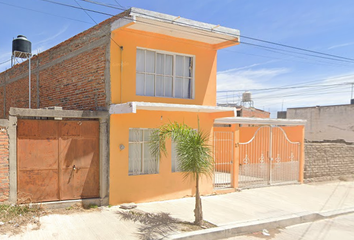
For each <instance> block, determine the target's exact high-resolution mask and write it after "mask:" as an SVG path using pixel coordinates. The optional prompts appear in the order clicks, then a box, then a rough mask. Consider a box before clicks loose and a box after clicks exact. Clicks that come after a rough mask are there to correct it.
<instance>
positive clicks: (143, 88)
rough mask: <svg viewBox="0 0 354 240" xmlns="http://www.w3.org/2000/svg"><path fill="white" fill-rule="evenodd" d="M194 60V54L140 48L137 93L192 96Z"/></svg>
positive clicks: (137, 58)
mask: <svg viewBox="0 0 354 240" xmlns="http://www.w3.org/2000/svg"><path fill="white" fill-rule="evenodd" d="M193 61H194V58H193V57H191V56H184V55H179V54H174V53H165V52H158V51H151V50H145V49H137V52H136V94H137V95H140V96H155V97H173V98H189V99H190V98H192V97H193V96H192V95H193V94H192V90H193V89H192V88H193V84H194V77H193V72H194V69H193Z"/></svg>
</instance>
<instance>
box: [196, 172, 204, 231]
mask: <svg viewBox="0 0 354 240" xmlns="http://www.w3.org/2000/svg"><path fill="white" fill-rule="evenodd" d="M195 181H196V186H195V190H196V191H195V209H194V217H195V220H194V224H196V225H198V226H202V225H203V211H202V199H201V198H200V193H199V174H197V175H196V180H195Z"/></svg>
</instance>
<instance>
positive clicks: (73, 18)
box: [0, 2, 91, 24]
mask: <svg viewBox="0 0 354 240" xmlns="http://www.w3.org/2000/svg"><path fill="white" fill-rule="evenodd" d="M0 4H3V5H7V6H11V7H15V8H20V9H25V10H29V11H33V12H38V13H43V14H47V15H51V16H54V17H59V18H65V19H69V20H72V21H77V22H82V23H89V24H91V23H90V22H86V21H82V20H78V19H74V18H69V17H64V16H60V15H56V14H52V13H48V12H43V11H38V10H35V9H31V8H26V7H21V6H16V5H12V4H9V3H4V2H0Z"/></svg>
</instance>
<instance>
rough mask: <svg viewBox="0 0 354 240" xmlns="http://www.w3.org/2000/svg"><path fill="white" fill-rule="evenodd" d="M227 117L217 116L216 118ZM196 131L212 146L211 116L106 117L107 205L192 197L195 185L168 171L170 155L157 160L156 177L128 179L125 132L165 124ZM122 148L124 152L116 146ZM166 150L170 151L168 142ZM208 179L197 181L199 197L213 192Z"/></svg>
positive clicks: (147, 113)
mask: <svg viewBox="0 0 354 240" xmlns="http://www.w3.org/2000/svg"><path fill="white" fill-rule="evenodd" d="M228 115H229V116H230V113H220V114H218V117H223V116H228ZM198 117H199V122H200V128H201V129H202V130H203V131H205V132H207V133H209V134H210V144H212V133H213V122H214V117H215V114H207V113H190V112H160V111H145V110H138V111H137V113H135V114H134V113H130V114H114V115H111V116H110V125H111V127H110V196H109V202H110V204H119V203H124V202H148V201H154V200H164V199H174V198H181V197H184V196H190V195H193V194H194V188H195V182H194V181H191V180H190V179H187V180H183V175H182V173H178V172H177V173H173V172H172V171H171V155H170V153H169V154H168V156H167V157H165V156H162V158H161V159H160V168H159V174H147V175H136V176H129V175H128V167H129V166H128V165H129V157H128V153H129V149H128V148H129V128H158V127H159V126H161V125H162V124H165V123H168V122H170V121H171V122H174V121H177V122H180V123H182V122H184V123H185V124H187V125H189V126H190V127H192V128H196V129H197V128H198ZM120 144H123V145H124V146H125V149H124V150H120V149H119V145H120ZM167 149H171V145H170V141H168V143H167ZM212 183H213V182H212V179H210V178H206V177H204V178H203V179H202V181H201V194H210V193H212V192H213V184H212Z"/></svg>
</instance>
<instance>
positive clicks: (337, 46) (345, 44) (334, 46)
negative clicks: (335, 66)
mask: <svg viewBox="0 0 354 240" xmlns="http://www.w3.org/2000/svg"><path fill="white" fill-rule="evenodd" d="M350 45H354V42H348V43H342V44H338V45H333V46H331V47H329V48H328V50H330V49H334V48H341V47H346V46H350Z"/></svg>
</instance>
